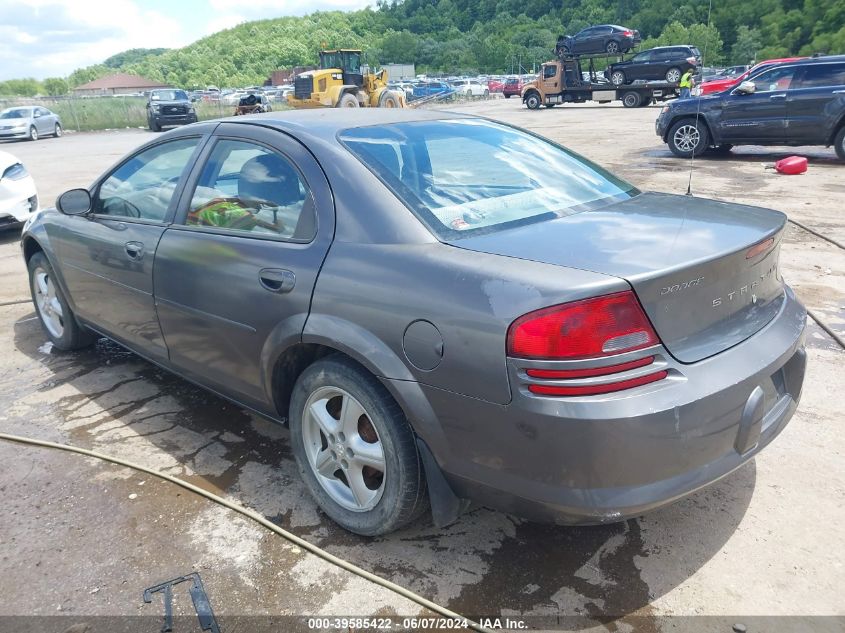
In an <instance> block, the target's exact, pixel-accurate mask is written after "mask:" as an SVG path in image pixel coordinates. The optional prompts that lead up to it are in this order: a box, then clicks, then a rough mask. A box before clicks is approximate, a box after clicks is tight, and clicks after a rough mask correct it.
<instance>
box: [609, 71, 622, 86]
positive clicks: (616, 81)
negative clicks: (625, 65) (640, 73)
mask: <svg viewBox="0 0 845 633" xmlns="http://www.w3.org/2000/svg"><path fill="white" fill-rule="evenodd" d="M610 81H611V83H612V84H613V85H614V86H621V85H622V84H624V83H625V73H623V72H622V71H621V70H617V71H614V72H613V74H611V75H610Z"/></svg>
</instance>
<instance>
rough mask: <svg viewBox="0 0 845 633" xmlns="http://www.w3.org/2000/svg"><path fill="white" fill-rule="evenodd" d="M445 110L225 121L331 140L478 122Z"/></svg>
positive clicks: (293, 113)
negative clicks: (359, 131)
mask: <svg viewBox="0 0 845 633" xmlns="http://www.w3.org/2000/svg"><path fill="white" fill-rule="evenodd" d="M477 118H478V117H473V116H468V115H466V114H458V113H456V112H448V111H442V110H441V111H433V110H412V109H410V108H321V109H313V110H310V109H309V110H287V111H285V112H268V113H266V114H252V115H246V116H240V117H237V118H229V119H225V120H224V122H226V123H242V124H257V125H263V126H267V127H273V128H276V129H279V130H282V131H284V132H289V133H290V134H292V135H294V136H296V137H298V138H301V139H306V138H308V137H310V138H313V139H315V140H334V137H335V136H336V135H337V133H338V132H341V131H342V130H346V129H349V128H356V127H368V126H374V125H390V124H392V123H409V122H415V121H445V120H450V119H451V120H454V119H477Z"/></svg>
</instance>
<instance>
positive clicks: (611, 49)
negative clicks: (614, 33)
mask: <svg viewBox="0 0 845 633" xmlns="http://www.w3.org/2000/svg"><path fill="white" fill-rule="evenodd" d="M604 50H605V51H606V52H607V54H608V55H618V54H619V42H617V41H615V40H610V41H609V42H608V43H607V44H605V47H604Z"/></svg>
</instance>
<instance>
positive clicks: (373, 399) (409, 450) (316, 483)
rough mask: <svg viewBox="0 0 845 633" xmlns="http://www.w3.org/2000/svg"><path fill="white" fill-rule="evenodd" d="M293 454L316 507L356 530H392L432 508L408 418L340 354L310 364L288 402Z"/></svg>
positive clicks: (378, 385) (373, 532)
mask: <svg viewBox="0 0 845 633" xmlns="http://www.w3.org/2000/svg"><path fill="white" fill-rule="evenodd" d="M289 417H290V430H291V445H292V448H293V454H294V456H295V457H296V462H297V465H298V466H299V472H300V474H301V476H302V479H303V480H304V481H305V484H306V486H307V487H308V489H309V491H310V492H311V495H312V496H313V497H314V500H315V501H316V502H317V505H319V506H320V508H321V509H322V510H323V512H325V513H326V514H327V515H328V516H329V517H330V518H331V519H332V520H333V521H335V522H336V523H337V524H338V525H340V526H341V527H343V528H344V529H346V530H349V531H350V532H354V533H355V534H361V535H364V536H377V535H380V534H387V533H389V532H393V531H394V530H397V529H399V528H401V527H403V526H404V525H407V524H408V523H410V522H411V521H413V520H414V519H416V518H418V517H419V516H420V515H421V514H422V513H423V512H425V510H426V509H427V508H428V494H427V492H426V483H425V474H424V472H423V466H422V460H421V459H420V456H419V453H418V452H417V446H416V440H415V436H414V432H413V430H412V429H411V426H410V425H409V424H408V421H407V419H406V418H405V414H404V413H403V412H402V409H401V408H400V407H399V405H398V404H397V403H396V401H395V400H394V399H393V398H392V397H391V395H390V393H388V391H387V389H385V387H384V385H382V384H381V383H380V382H379V381H378V380H377V379H376V378H375V377H374V376H373V375H372V374H370V373H369V372H367V371H366V370H365V369H363V368H362V367H361V366H360V365H358V364H357V363H355V362H353V361H351V360H349V359H348V358H346V357H344V356H341V355H340V354H337V355H333V356H328V357H326V358H323V359H322V360H319V361H317V362H316V363H314V364H313V365H311V366H309V367H308V368H307V369H306V370H305V371H304V372H303V373H302V375H300V377H299V379H298V380H297V381H296V385H295V386H294V389H293V394H292V396H291V404H290V416H289Z"/></svg>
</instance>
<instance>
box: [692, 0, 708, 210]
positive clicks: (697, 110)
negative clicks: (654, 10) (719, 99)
mask: <svg viewBox="0 0 845 633" xmlns="http://www.w3.org/2000/svg"><path fill="white" fill-rule="evenodd" d="M712 14H713V0H709V4H708V6H707V36H708V37H707V38H705V40H704V53H702V55H701V83H702V84H704V62H705V60H706V59H707V42H708V40H709V36H710V25H711V24H712V23H711V21H710V16H711V15H712ZM702 88H703V86H702ZM701 96H702V95H701V94H699V95H698V97H697V99H698V103H697V104H696V106H695V130H696V132H698V119H699V117H700V116H701ZM694 164H695V148H693V150H692V152H691V153H690V157H689V180H687V195H688V196H691V195H692V168H693V166H694Z"/></svg>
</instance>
